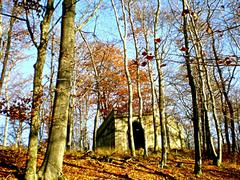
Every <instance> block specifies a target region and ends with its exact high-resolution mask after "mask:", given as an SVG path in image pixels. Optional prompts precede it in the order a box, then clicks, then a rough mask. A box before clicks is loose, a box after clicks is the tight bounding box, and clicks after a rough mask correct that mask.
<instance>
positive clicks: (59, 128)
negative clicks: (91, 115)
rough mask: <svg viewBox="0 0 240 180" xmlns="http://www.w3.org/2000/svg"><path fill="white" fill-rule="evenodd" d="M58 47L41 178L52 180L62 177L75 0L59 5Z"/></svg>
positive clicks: (71, 65) (70, 76) (73, 47)
mask: <svg viewBox="0 0 240 180" xmlns="http://www.w3.org/2000/svg"><path fill="white" fill-rule="evenodd" d="M62 6H63V7H62V26H61V46H60V55H59V66H58V76H57V85H56V94H55V99H54V107H53V122H52V130H51V135H50V142H49V144H48V146H49V147H48V148H49V155H48V157H47V158H46V159H45V161H46V166H45V168H44V172H43V174H42V176H43V177H41V178H43V179H47V180H52V179H58V178H61V176H62V165H63V155H64V150H65V145H66V133H67V121H68V111H69V99H70V91H71V78H72V71H73V69H74V62H75V61H74V52H75V32H74V18H75V6H76V5H75V2H74V1H72V0H64V1H63V5H62Z"/></svg>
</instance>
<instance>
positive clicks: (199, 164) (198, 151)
mask: <svg viewBox="0 0 240 180" xmlns="http://www.w3.org/2000/svg"><path fill="white" fill-rule="evenodd" d="M186 3H187V2H186V0H182V4H183V11H185V10H186V9H187V6H186ZM187 26H188V25H187V15H183V33H184V41H185V48H186V49H187V51H186V53H185V60H186V66H187V74H188V80H189V85H190V87H191V94H192V108H193V126H194V144H195V166H194V173H195V174H202V155H201V144H200V134H199V131H200V121H199V116H198V104H197V93H196V85H195V82H194V79H193V76H192V70H191V65H190V54H189V44H188V41H189V39H188V31H187V29H188V28H187Z"/></svg>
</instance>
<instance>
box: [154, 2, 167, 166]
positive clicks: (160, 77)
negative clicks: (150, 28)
mask: <svg viewBox="0 0 240 180" xmlns="http://www.w3.org/2000/svg"><path fill="white" fill-rule="evenodd" d="M159 15H160V1H159V0H158V1H157V10H156V12H155V19H154V39H156V38H157V29H158V21H159ZM154 55H155V59H156V62H157V72H158V84H159V89H158V93H159V101H158V108H159V119H160V127H161V143H162V144H161V145H162V159H161V162H160V166H161V167H162V168H163V167H165V166H166V165H167V153H168V149H167V136H166V122H165V121H166V117H165V92H164V77H163V72H162V68H161V63H162V59H160V56H159V53H158V43H157V42H154Z"/></svg>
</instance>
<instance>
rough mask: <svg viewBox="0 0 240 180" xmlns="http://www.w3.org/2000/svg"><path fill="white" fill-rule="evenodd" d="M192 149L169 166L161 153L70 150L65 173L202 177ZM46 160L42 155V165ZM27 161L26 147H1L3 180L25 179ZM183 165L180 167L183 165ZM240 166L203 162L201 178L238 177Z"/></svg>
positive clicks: (171, 156) (94, 176)
mask: <svg viewBox="0 0 240 180" xmlns="http://www.w3.org/2000/svg"><path fill="white" fill-rule="evenodd" d="M193 157H194V156H193V153H192V151H182V152H181V151H178V152H173V151H172V152H171V153H170V154H169V158H168V159H169V160H168V163H167V167H166V168H164V169H161V168H159V167H158V165H159V161H160V154H152V155H150V157H148V158H143V157H142V155H140V154H139V155H137V156H136V157H134V158H132V157H131V156H129V155H128V154H127V153H125V154H123V153H122V154H120V153H118V154H117V153H108V154H106V153H105V154H104V153H102V154H97V153H93V152H91V151H90V152H85V153H83V152H79V151H71V152H67V153H66V154H65V156H64V164H63V173H64V175H66V176H67V177H68V178H69V179H70V180H71V179H120V180H121V179H122V180H124V179H188V178H189V177H192V178H198V177H197V176H195V175H194V174H193V168H194V159H193ZM42 160H43V154H39V161H38V167H40V165H41V162H42ZM26 161H27V155H26V150H21V151H19V150H16V149H15V150H14V149H0V179H21V178H23V175H24V168H25V165H26ZM179 165H180V166H179ZM239 176H240V165H237V164H232V163H230V162H228V161H227V162H225V163H224V164H223V166H222V167H216V166H213V165H211V164H210V161H204V163H203V175H202V176H201V177H200V178H201V179H213V180H214V179H215V180H217V179H237V178H238V177H239Z"/></svg>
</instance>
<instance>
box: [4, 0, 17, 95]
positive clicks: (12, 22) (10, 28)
mask: <svg viewBox="0 0 240 180" xmlns="http://www.w3.org/2000/svg"><path fill="white" fill-rule="evenodd" d="M1 6H2V5H1ZM16 9H17V4H16V3H14V6H13V8H12V12H11V18H10V23H9V29H8V33H7V42H6V48H5V52H4V57H3V65H2V72H1V77H0V95H2V87H3V84H4V79H5V74H6V71H7V66H8V60H9V55H10V48H11V42H12V31H13V25H14V23H15V20H16V18H14V16H15V15H16ZM0 21H1V18H0ZM0 23H2V22H0ZM0 28H1V27H0ZM0 31H1V29H0ZM0 33H2V32H0ZM0 38H2V37H1V36H0ZM0 43H1V41H0ZM2 48H3V50H4V45H3V46H2ZM0 57H1V56H0Z"/></svg>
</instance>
